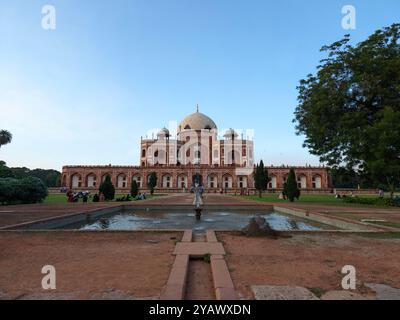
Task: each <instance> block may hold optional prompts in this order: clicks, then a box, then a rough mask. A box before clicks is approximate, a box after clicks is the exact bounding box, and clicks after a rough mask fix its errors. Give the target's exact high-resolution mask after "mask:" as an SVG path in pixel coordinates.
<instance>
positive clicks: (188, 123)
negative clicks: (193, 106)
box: [178, 111, 217, 132]
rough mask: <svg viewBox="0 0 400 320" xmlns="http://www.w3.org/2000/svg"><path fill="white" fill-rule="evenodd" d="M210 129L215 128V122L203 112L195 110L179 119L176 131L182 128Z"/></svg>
mask: <svg viewBox="0 0 400 320" xmlns="http://www.w3.org/2000/svg"><path fill="white" fill-rule="evenodd" d="M202 129H206V130H212V129H217V125H216V124H215V122H214V121H213V120H212V119H211V118H210V117H208V116H206V115H205V114H203V113H201V112H198V111H197V112H195V113H192V114H190V115H188V116H187V117H186V118H185V119H183V120H182V121H181V123H180V124H179V126H178V132H180V131H182V130H202Z"/></svg>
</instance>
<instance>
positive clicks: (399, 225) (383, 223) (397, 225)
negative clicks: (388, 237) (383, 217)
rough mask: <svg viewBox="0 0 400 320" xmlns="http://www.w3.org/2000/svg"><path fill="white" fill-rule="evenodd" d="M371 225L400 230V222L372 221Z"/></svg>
mask: <svg viewBox="0 0 400 320" xmlns="http://www.w3.org/2000/svg"><path fill="white" fill-rule="evenodd" d="M369 223H374V224H378V225H381V226H385V227H391V228H399V229H400V222H395V221H370V222H369Z"/></svg>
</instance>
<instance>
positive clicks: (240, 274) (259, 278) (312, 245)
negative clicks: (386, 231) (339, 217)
mask: <svg viewBox="0 0 400 320" xmlns="http://www.w3.org/2000/svg"><path fill="white" fill-rule="evenodd" d="M218 238H219V239H220V240H222V241H223V243H224V247H225V250H226V252H227V256H226V261H227V264H228V267H229V270H230V272H231V276H232V280H233V282H234V284H235V288H236V289H237V290H238V292H239V294H240V295H241V296H242V297H244V298H247V299H252V298H253V295H252V292H251V290H250V286H251V285H277V286H301V287H306V288H309V289H312V290H313V289H316V288H317V289H318V290H321V291H329V290H341V289H342V288H341V281H342V278H343V276H344V275H342V274H341V269H342V267H343V266H345V265H353V266H354V267H356V270H357V284H358V286H357V287H358V289H357V292H358V293H362V294H363V295H367V296H368V295H371V294H372V291H371V290H370V289H368V288H366V287H365V286H363V283H367V282H372V283H383V284H387V285H390V286H392V287H395V288H400V260H399V259H398V258H397V257H399V256H400V239H368V238H363V237H360V236H355V235H333V234H326V235H322V234H318V235H293V237H292V238H288V239H282V238H280V239H278V240H273V239H268V238H246V237H244V236H239V235H235V234H231V233H219V234H218Z"/></svg>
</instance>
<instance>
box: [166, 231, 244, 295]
mask: <svg viewBox="0 0 400 320" xmlns="http://www.w3.org/2000/svg"><path fill="white" fill-rule="evenodd" d="M193 240H194V241H195V242H193ZM174 255H176V258H175V262H174V265H173V266H172V269H171V273H170V275H169V278H168V282H167V285H166V287H165V289H164V291H163V293H162V295H161V299H162V300H182V299H185V292H186V288H187V285H188V283H187V281H188V270H189V264H190V263H191V261H190V259H191V258H192V259H193V258H201V257H204V256H206V255H209V258H210V267H211V273H212V282H213V287H214V295H212V296H213V297H214V296H215V298H216V299H217V300H236V299H237V295H236V291H235V288H234V285H233V282H232V278H231V275H230V273H229V270H228V266H227V264H226V262H225V258H224V255H225V249H224V247H223V245H222V243H221V242H219V241H218V240H217V237H216V235H215V232H214V231H212V230H207V232H206V236H205V241H204V239H202V238H197V239H193V232H192V230H186V231H185V233H184V235H183V238H182V241H181V242H178V243H177V244H176V247H175V250H174ZM204 267H206V266H204ZM201 280H202V279H200V280H199V279H197V281H201ZM192 281H193V280H192ZM204 281H205V279H204Z"/></svg>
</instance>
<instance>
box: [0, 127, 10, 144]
mask: <svg viewBox="0 0 400 320" xmlns="http://www.w3.org/2000/svg"><path fill="white" fill-rule="evenodd" d="M11 140H12V134H11V132H9V131H7V130H0V148H1V146H3V145H5V144H7V143H10V142H11Z"/></svg>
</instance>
